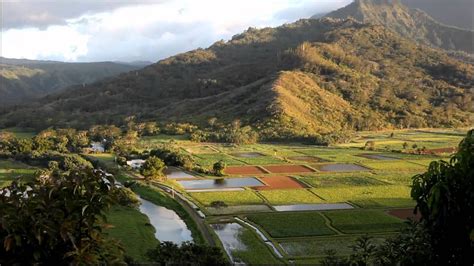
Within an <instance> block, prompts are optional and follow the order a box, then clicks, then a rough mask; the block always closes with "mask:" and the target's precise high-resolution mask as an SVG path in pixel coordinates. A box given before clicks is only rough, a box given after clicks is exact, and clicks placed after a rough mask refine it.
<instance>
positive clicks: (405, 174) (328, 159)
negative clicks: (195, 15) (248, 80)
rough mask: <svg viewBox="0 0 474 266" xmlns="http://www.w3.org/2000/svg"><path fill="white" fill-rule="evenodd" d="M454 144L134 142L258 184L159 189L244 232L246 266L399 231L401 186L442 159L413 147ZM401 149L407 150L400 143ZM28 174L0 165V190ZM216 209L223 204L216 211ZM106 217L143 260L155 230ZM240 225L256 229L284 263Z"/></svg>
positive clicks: (134, 216)
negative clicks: (169, 148)
mask: <svg viewBox="0 0 474 266" xmlns="http://www.w3.org/2000/svg"><path fill="white" fill-rule="evenodd" d="M15 134H18V136H23V135H25V136H28V135H27V134H32V133H28V132H21V131H17V132H16V133H15ZM461 139H462V136H461V134H460V133H459V132H456V131H445V132H444V131H433V132H431V131H429V132H428V131H395V133H394V134H393V135H391V132H382V133H380V132H361V133H359V134H358V135H357V136H356V137H355V138H354V139H353V141H352V142H351V143H347V144H340V145H335V146H331V147H318V146H312V145H303V144H299V143H260V144H252V145H241V146H235V145H229V144H221V143H196V142H192V141H190V140H189V139H188V138H187V137H186V136H185V135H180V136H169V135H158V136H154V137H143V138H141V139H140V140H139V141H138V143H137V145H136V147H135V148H136V149H137V150H139V151H143V150H150V149H152V148H154V147H159V146H160V145H163V144H171V145H173V146H176V147H177V148H178V149H179V150H181V151H182V152H183V153H185V154H188V155H190V156H192V158H193V159H194V160H195V162H196V163H197V164H199V165H200V166H202V167H203V168H212V165H213V164H214V163H215V162H217V161H220V160H222V161H223V162H225V163H226V165H227V168H226V170H227V171H229V173H227V174H226V175H225V176H223V177H222V178H223V179H237V178H242V177H254V178H256V179H257V180H259V181H260V182H261V183H262V184H263V185H262V186H257V187H243V188H242V189H240V190H237V191H219V190H217V191H205V190H204V191H198V192H193V191H192V190H188V191H187V190H185V189H184V188H183V187H182V186H181V185H180V183H179V181H177V180H165V181H163V182H164V183H165V184H167V185H170V186H173V187H174V188H175V189H177V190H178V191H180V192H181V193H183V195H184V196H185V197H186V198H187V199H188V200H190V201H191V202H193V203H194V204H196V205H197V206H198V208H199V209H200V210H201V211H202V212H203V213H204V214H205V215H206V218H205V222H206V224H208V225H211V224H215V223H228V222H234V223H235V222H237V223H240V224H241V225H242V226H243V228H244V230H243V231H242V232H241V233H239V234H238V235H237V236H236V237H238V238H239V241H241V242H242V243H244V244H245V245H246V247H247V249H246V250H239V251H234V252H232V256H234V257H235V258H238V259H240V260H242V261H244V262H246V263H248V264H258V263H261V262H262V261H263V259H264V260H265V261H272V262H273V264H278V263H288V262H289V261H294V262H296V263H315V262H317V261H318V260H319V259H321V258H322V257H324V256H325V251H326V250H327V249H334V250H336V251H337V252H338V253H337V254H338V255H345V254H347V253H349V252H350V248H349V246H350V245H351V244H352V243H354V241H355V239H356V238H357V237H358V236H361V235H365V234H369V235H371V236H373V237H375V240H376V241H379V240H380V241H381V240H383V239H385V238H387V237H390V236H391V235H393V234H394V233H395V232H397V231H398V230H399V229H400V228H402V227H403V226H404V220H403V219H402V218H404V217H396V216H393V215H392V214H391V213H392V212H397V211H398V210H402V211H405V212H406V210H410V209H412V208H413V207H414V202H413V201H412V200H411V197H410V187H409V186H410V183H411V179H412V177H413V176H414V175H416V174H418V173H422V172H424V171H426V168H427V166H428V165H429V163H430V162H431V161H433V160H439V159H447V158H448V157H449V153H426V154H424V153H421V154H419V153H420V152H419V151H417V149H416V148H414V145H413V144H417V145H416V146H417V147H426V148H427V149H430V148H452V147H456V146H457V144H458V143H459V141H460V140H461ZM367 141H372V142H373V143H374V145H373V150H372V149H364V147H365V146H366V143H367ZM405 142H406V143H410V144H407V145H403V144H404V143H405ZM388 143H389V144H388ZM387 144H388V145H392V146H387ZM88 156H90V157H92V158H94V159H96V160H99V161H100V162H101V164H102V165H104V166H105V167H106V168H108V169H109V168H114V169H115V170H117V169H118V168H117V165H116V162H115V157H116V155H115V154H111V153H103V154H90V155H88ZM226 170H224V172H226ZM34 171H35V169H34V168H32V167H31V166H28V165H26V164H22V163H18V162H15V161H10V160H0V186H4V185H6V184H8V183H9V182H11V181H12V180H14V179H15V177H16V176H17V175H18V174H22V175H23V174H26V175H27V176H31V175H32V174H33V173H34ZM119 171H121V170H120V169H119ZM188 173H190V174H192V175H193V176H194V179H192V180H194V181H200V180H213V181H214V180H219V179H221V178H220V177H215V176H208V175H206V174H202V173H195V172H192V171H191V172H189V171H188ZM119 177H121V176H120V175H119ZM125 180H126V178H125V179H123V180H120V181H122V182H123V181H125ZM215 182H217V181H215ZM153 193H154V192H153ZM156 193H158V192H156ZM157 196H159V195H157ZM216 202H221V203H223V206H220V205H217V206H216ZM340 203H345V204H348V205H349V206H351V207H352V209H344V210H332V209H328V210H305V211H285V212H280V211H278V206H281V205H291V206H298V205H299V204H340ZM389 212H390V213H389ZM235 218H239V219H240V220H235ZM109 220H110V223H111V224H112V225H114V228H112V229H111V230H110V231H109V234H110V235H111V236H113V237H116V238H119V239H121V240H122V242H123V243H124V244H125V245H124V246H125V248H126V252H127V254H130V255H131V256H132V257H133V258H136V259H139V260H140V259H145V257H144V253H143V248H145V247H148V248H150V247H153V246H154V245H156V243H157V242H156V241H155V239H154V238H153V237H152V235H153V228H150V226H149V223H148V222H147V218H146V217H144V216H143V215H141V213H139V212H138V210H134V209H129V208H113V209H112V210H111V212H110V214H109ZM244 222H245V223H244ZM246 223H248V224H250V225H252V226H254V227H256V228H257V229H259V230H260V231H261V233H262V234H263V235H264V236H265V237H266V238H268V243H272V244H273V245H274V246H275V248H276V250H277V252H278V253H280V254H281V255H282V257H281V258H280V257H279V256H278V255H277V253H276V252H275V251H274V250H273V248H271V247H270V246H269V245H268V243H264V241H263V240H262V237H261V236H260V235H259V234H258V233H257V232H256V231H255V230H253V229H252V228H251V227H249V225H248V224H246ZM215 238H216V239H217V236H215ZM200 241H201V240H200Z"/></svg>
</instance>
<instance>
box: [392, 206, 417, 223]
mask: <svg viewBox="0 0 474 266" xmlns="http://www.w3.org/2000/svg"><path fill="white" fill-rule="evenodd" d="M388 214H390V215H392V216H395V217H397V218H400V219H402V220H408V218H411V219H413V220H415V221H419V220H420V218H421V216H420V213H417V214H416V215H415V214H414V213H413V209H394V210H390V211H388Z"/></svg>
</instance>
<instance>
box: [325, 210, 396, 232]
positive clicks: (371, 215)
mask: <svg viewBox="0 0 474 266" xmlns="http://www.w3.org/2000/svg"><path fill="white" fill-rule="evenodd" d="M324 215H325V216H326V217H328V218H329V220H331V224H332V226H334V227H335V228H337V229H339V230H340V231H342V232H344V233H349V234H351V233H369V232H391V231H398V230H399V229H400V228H402V226H403V221H402V220H400V219H398V218H395V217H393V216H389V215H388V214H386V213H385V212H383V211H378V210H351V211H330V212H325V213H324Z"/></svg>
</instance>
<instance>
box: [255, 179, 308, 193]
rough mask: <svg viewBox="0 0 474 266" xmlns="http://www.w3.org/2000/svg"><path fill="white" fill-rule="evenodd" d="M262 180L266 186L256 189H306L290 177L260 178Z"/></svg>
mask: <svg viewBox="0 0 474 266" xmlns="http://www.w3.org/2000/svg"><path fill="white" fill-rule="evenodd" d="M260 180H261V181H263V183H265V184H266V186H264V187H256V188H255V189H257V190H272V189H296V188H304V186H302V185H301V184H300V183H299V182H297V181H296V180H294V179H293V178H291V177H288V176H266V177H260Z"/></svg>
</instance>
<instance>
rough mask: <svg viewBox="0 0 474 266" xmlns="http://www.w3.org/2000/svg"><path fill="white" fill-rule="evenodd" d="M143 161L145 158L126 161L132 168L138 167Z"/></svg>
mask: <svg viewBox="0 0 474 266" xmlns="http://www.w3.org/2000/svg"><path fill="white" fill-rule="evenodd" d="M144 163H145V160H142V159H135V160H130V161H127V165H128V166H130V167H132V168H133V169H140V168H141V167H142V165H143V164H144Z"/></svg>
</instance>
